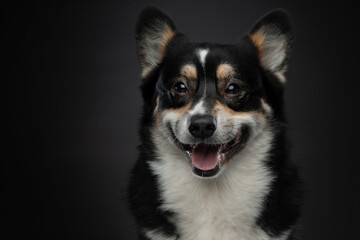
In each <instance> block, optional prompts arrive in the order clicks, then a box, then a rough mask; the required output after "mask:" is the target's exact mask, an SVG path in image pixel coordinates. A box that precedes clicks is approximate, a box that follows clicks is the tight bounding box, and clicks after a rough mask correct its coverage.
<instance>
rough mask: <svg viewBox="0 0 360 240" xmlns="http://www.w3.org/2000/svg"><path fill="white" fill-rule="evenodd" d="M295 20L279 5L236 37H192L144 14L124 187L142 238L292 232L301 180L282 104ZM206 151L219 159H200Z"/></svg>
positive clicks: (277, 239) (280, 239)
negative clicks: (215, 40) (136, 137)
mask: <svg viewBox="0 0 360 240" xmlns="http://www.w3.org/2000/svg"><path fill="white" fill-rule="evenodd" d="M291 29H292V28H291V24H290V21H289V17H288V15H287V13H285V12H284V11H282V10H275V11H272V12H270V13H269V14H267V15H265V16H264V17H262V18H261V19H260V20H259V21H258V22H257V23H256V24H255V25H254V27H253V30H252V31H251V32H250V33H249V34H248V35H247V36H244V37H243V39H242V40H241V41H240V42H238V43H236V44H234V45H221V44H210V43H191V42H189V41H188V39H187V38H186V37H185V36H184V35H183V34H181V33H179V32H178V31H177V29H176V27H175V25H174V24H173V22H172V20H171V19H170V18H169V17H168V16H166V15H165V14H164V13H162V12H161V11H160V10H158V9H156V8H153V7H149V8H146V9H145V10H144V11H143V12H142V13H141V15H140V18H139V22H138V25H137V29H136V41H137V48H138V57H139V61H140V65H141V76H142V84H141V91H142V96H143V99H144V107H143V116H142V120H141V124H140V138H141V145H140V146H139V158H138V160H137V162H136V165H135V167H134V169H133V171H132V174H131V180H130V182H129V186H128V192H129V204H130V208H131V210H132V213H133V215H134V217H135V219H136V222H137V227H138V233H139V238H140V239H147V240H149V239H157V240H162V239H163V240H170V239H181V240H202V239H203V240H205V239H206V240H209V239H226V240H231V239H234V240H235V239H237V240H238V239H244V240H245V239H246V240H251V239H257V240H286V239H293V238H294V227H295V224H296V220H297V218H298V215H299V209H300V202H301V201H300V200H301V192H300V180H299V177H298V173H297V169H296V167H294V165H293V164H292V163H291V161H290V159H289V142H288V138H287V136H286V121H285V116H284V112H283V92H284V84H285V75H284V74H285V71H286V67H287V63H288V59H289V54H290V52H291V47H292V39H293V35H292V30H291ZM204 124H205V125H204ZM199 127H200V128H199ZM199 129H200V130H199ZM203 149H205V150H203ZM213 149H216V152H215V150H213ZM205 152H211V153H209V154H210V155H211V154H212V155H211V156H217V158H218V160H217V163H216V164H217V165H216V166H215V167H214V166H211V167H209V166H210V164H209V163H203V160H198V157H197V156H203V155H206V154H205ZM215 154H217V155H215ZM207 156H208V155H207ZM201 159H202V158H201ZM204 161H205V160H204ZM206 161H207V160H206ZM202 164H205V165H202ZM208 168H209V169H208ZM210 168H211V169H210Z"/></svg>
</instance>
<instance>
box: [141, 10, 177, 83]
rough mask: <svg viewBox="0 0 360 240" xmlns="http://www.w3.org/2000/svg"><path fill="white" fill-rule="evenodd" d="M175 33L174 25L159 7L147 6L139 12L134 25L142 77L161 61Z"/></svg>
mask: <svg viewBox="0 0 360 240" xmlns="http://www.w3.org/2000/svg"><path fill="white" fill-rule="evenodd" d="M175 35H176V28H175V25H174V24H173V22H172V21H171V19H170V18H169V17H168V16H166V15H165V14H164V13H163V12H161V11H160V10H159V9H157V8H155V7H147V8H145V9H144V10H143V11H142V12H141V14H140V16H139V20H138V23H137V26H136V45H137V53H138V58H139V61H140V65H141V77H142V78H145V77H146V76H147V75H148V74H149V73H150V72H151V71H152V70H153V69H154V68H155V67H156V66H157V65H158V64H159V63H160V62H161V60H162V58H163V57H164V55H165V52H166V47H167V46H168V44H169V42H170V41H171V40H172V39H173V38H174V36H175Z"/></svg>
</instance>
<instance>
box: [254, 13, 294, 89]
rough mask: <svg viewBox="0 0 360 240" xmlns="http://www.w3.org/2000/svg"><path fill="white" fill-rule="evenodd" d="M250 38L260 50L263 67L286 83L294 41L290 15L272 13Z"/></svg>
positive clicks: (261, 20) (256, 27)
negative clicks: (286, 73)
mask: <svg viewBox="0 0 360 240" xmlns="http://www.w3.org/2000/svg"><path fill="white" fill-rule="evenodd" d="M249 38H250V40H251V41H252V42H253V44H254V45H255V47H256V48H257V49H258V53H259V59H260V63H261V65H262V66H263V67H264V68H265V69H267V70H269V71H270V72H272V73H274V74H275V75H276V76H278V78H279V80H280V81H281V82H282V83H285V77H284V74H285V72H286V68H287V63H288V60H289V57H290V53H291V49H292V41H293V32H292V25H291V22H290V18H289V15H288V14H287V13H286V12H285V11H283V10H274V11H271V12H270V13H268V14H267V15H265V16H264V17H262V18H261V19H260V20H259V21H258V22H257V23H256V24H255V26H254V27H253V29H252V31H251V32H250V34H249Z"/></svg>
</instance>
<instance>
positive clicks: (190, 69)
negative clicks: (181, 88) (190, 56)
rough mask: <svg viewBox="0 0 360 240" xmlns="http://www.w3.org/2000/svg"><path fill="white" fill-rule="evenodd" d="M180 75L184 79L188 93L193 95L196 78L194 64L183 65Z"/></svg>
mask: <svg viewBox="0 0 360 240" xmlns="http://www.w3.org/2000/svg"><path fill="white" fill-rule="evenodd" d="M180 74H181V76H183V77H185V78H186V83H187V86H188V88H189V91H190V93H194V92H195V90H196V84H197V77H198V74H197V69H196V66H195V65H194V64H185V65H184V66H182V67H181V69H180Z"/></svg>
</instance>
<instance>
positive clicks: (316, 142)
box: [1, 0, 360, 240]
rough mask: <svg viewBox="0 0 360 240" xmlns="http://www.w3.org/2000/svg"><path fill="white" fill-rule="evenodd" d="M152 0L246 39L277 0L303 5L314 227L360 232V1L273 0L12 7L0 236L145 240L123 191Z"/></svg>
mask: <svg viewBox="0 0 360 240" xmlns="http://www.w3.org/2000/svg"><path fill="white" fill-rule="evenodd" d="M50 2H51V3H50ZM149 4H151V5H155V6H157V7H159V8H161V9H163V10H164V11H165V12H166V13H167V14H169V15H170V16H171V17H172V18H173V20H174V22H175V24H176V25H177V27H178V29H180V30H181V31H182V32H184V33H186V34H187V35H188V36H190V39H192V40H193V41H210V42H220V43H233V42H235V41H236V40H237V39H239V38H240V37H241V36H242V35H244V34H245V33H246V32H247V31H249V30H250V28H251V26H252V25H253V24H254V23H255V21H256V20H257V19H258V18H259V17H260V16H262V15H263V14H265V13H266V12H267V11H269V10H271V9H273V8H278V7H281V8H285V9H287V10H288V11H289V12H290V14H291V16H292V19H293V23H294V27H295V33H296V40H295V47H294V52H293V55H292V59H291V62H290V67H289V71H288V74H287V76H288V83H287V92H286V109H287V113H288V119H289V122H290V135H291V137H292V139H293V143H294V147H293V159H294V161H296V162H297V163H298V164H299V165H300V167H301V173H302V176H303V178H304V180H305V182H306V183H307V189H308V190H307V195H306V202H305V205H304V210H303V217H302V219H301V235H302V236H303V239H317V240H318V239H354V238H356V236H357V235H358V231H359V229H358V225H359V220H358V219H359V214H360V209H359V203H360V195H359V189H360V186H359V185H360V184H359V182H360V181H359V180H360V176H359V166H360V164H359V162H360V158H359V155H360V146H359V120H360V117H359V114H358V112H359V110H360V109H359V103H360V102H359V96H358V93H359V88H358V87H359V86H360V84H359V81H360V79H359V74H358V73H359V42H360V41H359V40H360V39H359V34H358V33H359V29H360V26H359V21H358V17H357V15H358V11H357V9H358V8H357V7H355V5H349V4H347V3H346V2H344V1H337V2H336V3H331V2H329V1H324V2H322V3H321V2H319V1H308V2H305V1H296V2H295V1H268V0H263V1H226V0H222V1H196V2H195V1H187V0H186V1H185V0H183V1H176V2H175V1H147V2H146V1H137V2H135V1H128V2H125V1H102V2H98V3H90V2H88V3H87V4H77V3H75V2H72V3H71V2H70V3H62V2H57V3H55V2H53V1H48V3H45V4H36V3H33V2H32V1H28V3H26V4H21V3H13V4H12V5H8V6H3V7H2V10H1V11H2V18H3V20H2V22H3V23H4V26H5V27H2V34H1V38H2V39H3V41H2V42H3V45H2V48H3V50H5V51H3V53H4V54H1V55H2V57H3V59H4V58H5V59H4V60H5V61H4V62H3V63H2V69H3V74H2V76H3V77H2V79H1V83H2V86H3V87H2V92H3V96H5V101H4V103H5V104H4V105H5V106H4V108H3V114H4V115H3V119H6V120H9V121H6V123H5V124H4V125H3V128H4V130H6V132H8V131H9V132H10V135H9V137H6V139H5V140H6V141H5V144H3V145H2V148H4V149H5V151H4V157H2V160H1V200H2V202H3V203H2V206H3V210H2V212H1V219H2V222H3V224H2V227H1V228H2V229H3V230H2V231H1V234H3V235H8V237H7V238H6V239H16V238H17V237H19V236H32V237H35V238H36V239H135V230H134V225H133V224H134V222H133V219H132V218H131V216H130V215H129V213H128V210H127V207H126V203H125V200H124V199H125V197H124V191H125V186H126V182H127V179H128V175H129V170H130V168H131V166H132V165H133V164H134V161H135V159H136V145H137V144H138V137H137V124H138V121H139V117H140V108H141V97H140V94H139V90H138V85H139V83H140V78H139V65H138V62H137V59H136V49H135V41H134V26H135V23H136V18H137V16H138V14H139V12H140V11H141V9H142V8H143V7H144V6H146V5H149ZM4 222H5V224H4ZM3 239H5V238H3Z"/></svg>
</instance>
